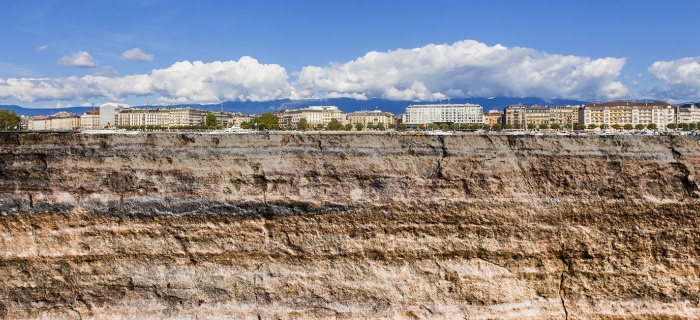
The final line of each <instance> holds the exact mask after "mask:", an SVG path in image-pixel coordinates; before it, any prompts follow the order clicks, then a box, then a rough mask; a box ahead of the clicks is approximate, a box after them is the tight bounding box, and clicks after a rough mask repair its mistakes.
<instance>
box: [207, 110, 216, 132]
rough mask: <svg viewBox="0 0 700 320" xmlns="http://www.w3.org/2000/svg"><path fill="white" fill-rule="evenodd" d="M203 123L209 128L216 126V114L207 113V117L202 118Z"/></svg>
mask: <svg viewBox="0 0 700 320" xmlns="http://www.w3.org/2000/svg"><path fill="white" fill-rule="evenodd" d="M204 124H205V125H206V126H207V127H209V128H215V127H216V126H217V122H216V115H215V114H213V113H211V112H210V113H207V117H206V118H205V120H204Z"/></svg>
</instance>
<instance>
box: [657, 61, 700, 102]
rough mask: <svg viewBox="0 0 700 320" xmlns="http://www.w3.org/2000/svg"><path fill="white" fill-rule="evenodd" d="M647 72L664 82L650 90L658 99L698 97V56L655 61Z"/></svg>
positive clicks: (699, 66)
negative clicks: (661, 85) (662, 84)
mask: <svg viewBox="0 0 700 320" xmlns="http://www.w3.org/2000/svg"><path fill="white" fill-rule="evenodd" d="M649 73H651V75H652V76H654V77H655V78H657V79H659V80H661V81H662V82H663V83H664V86H663V87H659V88H656V89H654V91H653V92H652V93H653V94H654V95H655V96H656V98H659V99H673V100H698V99H700V57H694V58H690V57H689V58H682V59H678V60H673V61H656V62H654V63H653V64H652V65H651V67H649Z"/></svg>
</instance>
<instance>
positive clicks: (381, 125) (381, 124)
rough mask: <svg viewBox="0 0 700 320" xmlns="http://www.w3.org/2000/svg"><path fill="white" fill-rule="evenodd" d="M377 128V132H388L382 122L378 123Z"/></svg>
mask: <svg viewBox="0 0 700 320" xmlns="http://www.w3.org/2000/svg"><path fill="white" fill-rule="evenodd" d="M376 128H377V130H379V131H384V130H386V128H385V127H384V124H383V123H381V122H380V123H377V127H376Z"/></svg>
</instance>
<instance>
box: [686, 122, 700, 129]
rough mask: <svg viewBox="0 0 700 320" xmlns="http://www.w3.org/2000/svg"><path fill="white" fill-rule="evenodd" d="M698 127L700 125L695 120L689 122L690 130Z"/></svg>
mask: <svg viewBox="0 0 700 320" xmlns="http://www.w3.org/2000/svg"><path fill="white" fill-rule="evenodd" d="M697 128H698V125H697V124H696V123H695V122H691V123H689V124H688V130H689V131H692V130H695V129H697Z"/></svg>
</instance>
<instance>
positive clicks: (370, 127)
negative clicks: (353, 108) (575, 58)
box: [365, 123, 374, 130]
mask: <svg viewBox="0 0 700 320" xmlns="http://www.w3.org/2000/svg"><path fill="white" fill-rule="evenodd" d="M365 128H367V130H374V124H373V123H368V124H367V125H366V126H365Z"/></svg>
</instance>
